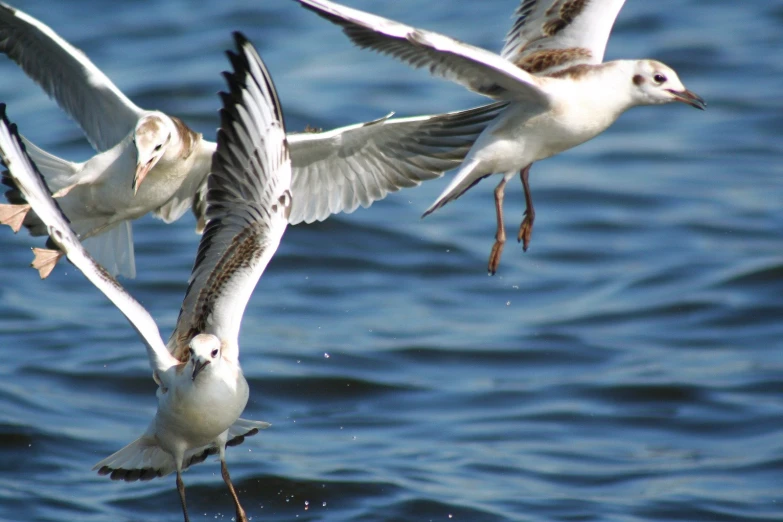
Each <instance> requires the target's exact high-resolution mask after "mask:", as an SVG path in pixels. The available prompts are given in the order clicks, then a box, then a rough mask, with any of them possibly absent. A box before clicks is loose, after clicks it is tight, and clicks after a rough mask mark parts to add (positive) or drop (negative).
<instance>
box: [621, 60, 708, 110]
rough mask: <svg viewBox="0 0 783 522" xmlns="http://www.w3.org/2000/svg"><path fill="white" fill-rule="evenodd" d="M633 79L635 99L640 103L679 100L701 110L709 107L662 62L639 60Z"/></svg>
mask: <svg viewBox="0 0 783 522" xmlns="http://www.w3.org/2000/svg"><path fill="white" fill-rule="evenodd" d="M632 81H633V85H634V99H635V100H636V102H637V104H639V105H659V104H662V103H671V102H675V101H678V102H683V103H687V104H688V105H690V106H691V107H696V108H697V109H701V110H704V109H705V108H706V107H707V104H706V103H705V102H704V100H703V99H701V97H700V96H698V95H697V94H696V93H694V92H691V91H689V90H688V89H686V88H685V86H684V85H683V84H682V82H681V81H680V78H679V77H678V76H677V73H676V72H674V69H672V68H671V67H669V66H668V65H665V64H663V63H661V62H658V61H655V60H639V61H637V62H636V66H635V67H634V71H633V76H632Z"/></svg>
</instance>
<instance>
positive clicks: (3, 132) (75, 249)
mask: <svg viewBox="0 0 783 522" xmlns="http://www.w3.org/2000/svg"><path fill="white" fill-rule="evenodd" d="M0 116H1V117H2V124H1V125H0V156H1V157H2V160H3V163H4V164H5V166H6V168H7V169H8V175H9V176H10V177H11V178H12V179H13V180H14V182H15V183H16V186H17V188H18V189H19V190H20V191H21V192H22V194H23V195H24V197H25V199H26V201H27V203H29V204H30V206H31V207H32V209H33V210H34V211H35V213H36V214H37V215H38V217H39V218H40V219H41V221H43V222H44V223H45V224H46V227H47V229H48V232H49V237H50V238H51V240H52V241H53V242H54V243H55V244H56V245H57V247H58V248H59V249H60V250H61V251H62V252H63V253H64V254H65V255H66V256H67V257H68V260H69V261H70V262H71V263H73V264H74V265H75V266H76V268H78V269H79V270H80V271H81V272H82V273H83V274H84V275H85V277H87V279H89V280H90V282H91V283H92V284H94V285H95V286H96V287H97V288H98V290H100V291H101V292H103V293H104V295H105V296H106V297H108V298H109V300H110V301H111V302H112V303H114V305H115V306H116V307H117V308H119V310H120V312H122V314H123V315H124V316H125V317H126V318H127V319H128V322H129V323H130V324H131V326H133V328H135V329H136V331H137V332H138V334H139V336H140V337H141V338H142V340H143V341H144V343H145V344H146V345H147V355H148V357H149V360H150V366H151V367H152V370H153V371H157V372H158V373H163V372H165V371H166V370H167V369H168V368H170V367H171V366H173V365H176V364H178V363H179V361H177V360H176V359H175V358H174V357H172V356H171V355H170V354H169V352H168V351H167V350H166V345H165V344H164V342H163V339H162V338H161V336H160V331H159V330H158V326H157V324H155V320H154V319H153V318H152V316H151V315H150V314H149V312H147V310H145V309H144V307H143V306H141V304H140V303H139V302H138V301H136V300H135V299H134V298H133V296H131V295H130V294H129V293H128V292H127V291H126V290H125V289H124V288H123V287H122V285H121V284H120V283H118V282H117V280H116V279H114V278H113V277H112V276H111V275H110V274H109V273H108V272H107V271H106V270H105V269H104V268H103V267H102V266H101V265H99V264H98V263H96V262H95V260H94V259H93V258H92V257H91V256H90V254H89V253H88V252H87V251H86V250H85V249H84V247H83V246H82V244H81V243H80V242H79V240H78V238H77V237H76V234H75V233H74V231H73V230H72V229H71V227H70V225H69V224H68V218H66V217H65V215H64V214H63V213H62V210H60V207H59V206H58V205H57V203H56V202H55V200H54V199H53V198H52V196H51V193H50V192H49V188H48V187H47V186H46V182H45V181H44V179H43V176H42V175H41V173H40V172H39V171H38V169H37V168H36V167H35V166H34V165H33V163H32V162H31V161H30V158H29V157H28V156H27V153H26V152H25V149H24V144H23V143H22V140H21V137H20V136H19V133H18V131H17V129H16V125H13V124H11V123H10V122H9V120H8V118H7V117H6V113H5V105H3V104H0Z"/></svg>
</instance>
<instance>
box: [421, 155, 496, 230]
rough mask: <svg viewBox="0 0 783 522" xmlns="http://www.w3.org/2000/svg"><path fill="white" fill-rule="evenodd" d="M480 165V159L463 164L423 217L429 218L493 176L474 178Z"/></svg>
mask: <svg viewBox="0 0 783 522" xmlns="http://www.w3.org/2000/svg"><path fill="white" fill-rule="evenodd" d="M479 163H480V161H479V160H478V159H472V160H470V161H466V162H465V163H463V164H462V166H461V167H460V169H459V170H458V171H457V173H456V174H455V175H454V179H452V180H451V183H449V186H448V187H446V190H444V191H443V192H442V193H441V194H440V196H438V199H436V200H435V202H434V203H433V204H432V205H430V208H428V209H427V210H426V211H425V212H424V214H422V216H421V217H426V216H429V215H430V214H432V213H433V212H435V211H436V210H438V209H439V208H440V207H442V206H443V205H445V204H446V203H448V202H450V201H454V200H455V199H457V198H458V197H460V196H461V195H462V194H464V193H465V192H467V191H468V189H470V188H471V187H472V186H473V185H475V184H476V183H478V182H479V181H481V180H482V179H484V178H486V177H487V176H489V175H490V174H492V173H491V172H488V173H486V174H484V175H482V176H479V177H477V178H476V177H474V176H473V175H472V174H473V173H474V171H475V170H476V168H477V167H478V166H479Z"/></svg>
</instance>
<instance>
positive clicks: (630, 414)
mask: <svg viewBox="0 0 783 522" xmlns="http://www.w3.org/2000/svg"><path fill="white" fill-rule="evenodd" d="M351 5H353V6H356V7H360V8H364V9H367V10H370V11H374V12H377V13H379V14H383V15H385V16H388V17H391V18H394V19H398V20H401V21H405V22H407V23H410V24H413V25H418V26H421V27H426V28H429V29H433V30H436V31H440V32H442V33H445V34H448V35H451V36H454V37H457V38H460V39H462V40H465V41H468V42H471V43H474V44H477V45H480V46H483V47H486V48H489V49H493V50H499V49H500V46H501V41H502V37H503V36H504V34H505V32H506V31H507V29H508V27H509V26H510V16H511V13H512V12H513V10H514V8H515V7H516V5H517V3H516V2H515V1H514V0H484V1H480V2H478V1H467V0H449V1H445V0H444V1H440V2H434V1H433V2H421V1H419V0H397V1H396V2H377V1H376V2H373V1H369V0H364V1H360V0H352V1H351ZM17 6H18V7H19V8H21V9H24V10H26V11H27V12H29V13H30V14H32V15H33V16H36V17H38V18H40V19H42V20H43V21H45V22H46V23H48V24H50V25H51V26H52V27H53V28H54V29H55V30H56V31H58V32H59V33H60V34H61V35H62V36H64V37H65V38H66V39H68V40H69V41H70V42H72V43H73V44H75V45H76V46H78V47H79V48H81V49H83V50H84V51H85V52H86V53H87V55H88V56H89V57H90V58H91V59H92V60H93V61H94V62H95V63H96V64H97V65H98V66H99V67H100V68H102V69H103V71H104V72H105V73H106V74H107V75H108V76H109V77H110V78H111V79H112V80H114V81H115V82H116V84H117V85H118V86H119V87H120V88H121V89H122V90H123V91H124V92H125V93H126V94H127V95H128V96H130V97H131V98H132V99H133V100H134V101H135V102H136V103H138V104H139V105H141V106H143V107H146V108H157V109H162V110H164V111H167V112H170V113H173V114H176V115H178V116H180V117H182V118H183V119H185V121H187V122H188V124H189V125H191V126H193V127H194V128H195V129H197V130H198V131H200V132H203V133H204V134H205V135H206V136H207V137H209V138H210V139H214V132H215V128H216V126H217V121H218V120H217V109H218V107H219V100H218V97H217V96H216V95H215V93H216V92H217V91H218V90H219V89H221V88H222V87H223V82H222V79H221V77H220V76H219V74H218V73H219V72H220V71H222V70H224V69H226V68H227V61H226V59H225V57H224V55H223V51H224V50H225V49H227V48H228V47H230V46H231V37H230V31H232V30H242V31H245V32H246V33H247V35H248V36H249V37H250V38H251V39H252V40H253V41H254V42H255V43H256V45H257V46H258V48H259V50H260V52H261V54H262V56H263V57H264V59H265V60H266V61H267V64H268V66H269V68H270V70H271V72H272V74H273V76H274V79H275V82H276V84H277V88H278V90H279V92H280V97H281V99H282V103H283V105H284V110H285V113H286V117H287V123H288V126H289V130H301V129H303V128H304V127H305V125H307V124H309V125H312V126H316V127H322V128H332V127H336V126H340V125H346V124H350V123H355V122H358V121H361V120H369V119H374V118H377V117H379V116H382V115H384V114H386V113H387V112H389V111H396V112H397V114H398V115H400V116H407V115H417V114H426V113H435V112H441V111H450V110H457V109H463V108H468V107H471V106H475V105H479V104H482V103H484V102H485V100H484V99H482V98H479V97H477V96H475V95H472V94H470V93H468V92H467V91H465V90H464V89H462V88H461V87H459V86H455V85H451V84H449V83H448V82H445V81H442V80H438V79H433V78H430V77H429V76H428V74H427V73H426V72H425V71H413V70H410V69H408V67H406V66H404V65H401V64H399V63H397V62H395V61H394V60H392V59H390V58H387V57H382V56H379V55H376V54H373V53H370V52H367V51H361V50H357V49H355V48H353V47H352V46H351V44H350V43H349V42H348V40H347V39H346V38H345V37H344V36H343V35H342V34H341V32H340V31H339V30H338V29H337V28H336V27H335V26H332V25H331V24H329V23H327V22H325V21H323V20H321V19H320V18H318V17H317V16H315V15H314V14H312V13H309V12H307V11H305V10H304V9H302V8H300V7H299V6H297V5H296V4H295V3H294V2H292V1H287V0H257V1H254V2H250V1H239V0H234V1H231V0H229V1H225V2H202V1H195V0H193V1H184V0H162V1H158V2H151V1H144V2H130V1H128V2H111V1H102V2H98V1H95V0H89V1H87V0H71V1H69V2H55V1H28V2H24V3H19V4H17ZM781 49H783V8H781V6H780V5H779V4H778V3H776V2H762V1H746V2H707V1H703V0H672V1H670V2H648V1H645V0H630V1H629V2H628V3H627V5H626V6H625V8H624V10H623V11H622V12H621V13H620V17H619V19H618V22H617V24H616V26H615V31H614V34H613V36H612V38H611V39H610V42H609V46H608V51H607V58H608V59H612V58H641V57H651V58H657V59H660V60H663V61H665V62H667V63H668V64H670V65H671V66H673V67H674V68H675V69H676V70H677V71H678V72H679V73H680V76H681V78H682V79H683V81H684V83H685V84H686V86H688V87H689V88H690V89H692V90H694V91H695V92H697V93H699V94H700V95H702V96H703V97H704V98H705V99H706V100H707V101H708V102H709V108H708V110H707V111H706V112H700V111H696V110H694V109H692V108H690V107H687V106H685V105H681V104H676V105H670V106H665V107H647V108H638V109H634V110H631V111H630V112H629V113H627V114H625V115H624V116H623V117H622V118H620V120H619V121H618V122H617V123H616V124H615V125H614V126H613V127H612V128H610V129H609V130H608V131H607V132H605V133H604V134H603V135H602V136H600V137H598V138H597V139H595V140H594V141H593V142H590V143H587V144H585V145H583V146H581V147H578V148H577V149H575V150H572V151H568V152H566V153H564V154H562V155H560V156H558V157H556V158H553V159H550V160H547V161H543V162H541V163H538V164H536V165H535V166H534V167H533V171H532V175H531V184H532V189H533V191H534V195H535V198H536V201H537V206H536V208H537V211H538V215H537V221H536V228H535V232H534V236H533V242H532V246H531V249H530V251H529V252H528V253H527V254H523V253H522V250H521V248H519V246H518V245H516V244H515V243H513V242H512V243H509V245H508V246H507V247H506V252H505V255H504V258H503V261H502V264H501V267H500V272H499V273H498V275H497V276H495V277H493V278H490V277H487V275H486V271H485V270H486V269H485V267H486V260H487V254H488V252H489V248H490V246H491V244H492V236H493V233H494V223H495V221H494V220H495V218H494V211H493V205H492V188H493V187H494V184H495V183H496V180H494V179H493V180H490V181H485V182H483V183H481V184H479V185H478V186H477V187H476V188H474V189H473V190H472V191H471V192H470V193H469V194H468V195H466V196H465V197H463V198H462V199H460V200H459V201H457V202H456V203H454V204H450V205H448V206H447V207H445V208H443V209H441V210H440V211H438V212H436V213H435V214H434V215H432V216H430V217H429V218H427V219H425V220H420V219H419V216H420V214H421V212H422V211H423V210H424V209H425V208H426V207H427V206H428V205H429V203H430V202H431V201H432V200H433V199H434V198H435V197H436V196H437V195H438V194H439V193H440V191H441V190H442V189H443V188H444V187H445V185H446V183H447V180H446V179H441V180H437V181H432V182H428V183H426V184H424V185H423V186H422V187H420V188H417V189H414V190H406V191H404V192H402V193H399V194H395V195H392V196H390V197H389V198H387V200H385V201H383V202H380V203H377V204H375V205H374V206H373V207H371V208H370V209H367V210H360V211H357V212H356V213H354V214H352V215H340V216H336V217H333V218H331V219H329V220H328V221H326V222H324V223H322V224H318V225H314V226H297V227H292V228H290V229H289V230H288V232H287V233H286V236H285V238H284V240H283V242H282V244H281V247H280V249H279V251H278V255H277V257H276V258H275V259H274V260H273V262H272V264H271V265H270V267H269V268H268V270H267V272H266V274H265V275H264V277H263V278H262V280H261V282H260V283H259V285H258V287H257V290H256V292H255V294H254V296H253V298H252V300H251V303H250V305H249V308H248V310H247V313H246V314H245V318H244V322H243V326H242V335H241V346H242V352H241V361H242V364H243V367H244V370H245V373H246V375H247V377H248V380H249V381H250V386H251V397H250V402H249V404H248V407H247V410H246V416H247V417H249V418H253V419H260V420H266V421H269V422H271V423H272V424H273V426H272V427H271V428H270V429H268V430H267V431H266V432H264V433H262V434H260V435H259V436H257V437H255V438H253V439H249V440H248V441H246V443H245V444H244V445H242V446H239V447H238V448H233V449H230V450H229V453H228V454H229V468H230V469H231V471H232V475H233V477H234V479H235V483H236V484H237V485H238V487H239V489H240V497H241V498H242V500H243V502H244V505H245V507H246V509H247V511H248V513H249V514H250V515H251V516H252V517H253V519H254V520H266V521H271V520H281V521H283V520H285V521H290V520H324V521H325V520H329V521H337V520H340V521H359V520H361V521H363V522H367V521H384V522H385V521H397V520H410V521H429V520H433V521H443V522H450V521H451V520H454V521H463V522H477V521H507V520H516V521H545V520H591V521H592V520H601V521H618V522H619V521H622V522H628V521H660V520H689V521H691V520H710V521H716V520H718V521H724V520H755V521H772V520H781V519H783V505H781V503H782V502H783V478H782V477H783V384H781V377H783V355H782V354H781V348H783V342H782V341H781V338H782V337H783V304H781V298H782V297H783V253H782V252H781V246H782V245H783V237H782V234H781V227H782V226H783V206H781V202H783V183H782V181H781V176H783V167H781V148H782V146H781V131H782V130H783V123H782V122H783V96H782V94H781V93H783V83H782V82H781V77H783V60H782V59H781ZM0 101H3V102H6V103H8V104H9V109H8V111H9V114H10V116H11V118H12V119H13V120H14V121H16V122H17V123H18V124H19V126H20V128H21V129H22V131H23V132H24V133H25V134H27V135H28V136H29V137H30V138H32V139H33V141H35V142H36V143H37V144H39V145H41V146H43V147H44V148H46V149H48V150H50V151H52V152H54V153H56V154H59V155H62V156H65V157H67V158H70V159H73V160H84V159H86V158H88V157H89V156H90V155H91V154H92V151H91V149H90V148H89V146H88V145H87V143H86V141H85V140H84V138H83V135H82V134H81V132H80V130H79V129H78V127H77V126H76V125H75V124H73V123H72V122H70V121H69V120H68V119H67V118H66V117H65V116H64V115H63V113H62V112H61V111H60V110H59V109H58V107H57V106H56V104H55V103H54V102H51V101H50V100H48V99H47V98H46V97H45V96H44V95H43V94H42V93H41V91H40V89H38V88H37V87H36V86H35V85H34V84H33V83H32V82H30V81H29V80H27V78H26V77H25V75H24V74H23V73H21V72H20V71H19V70H18V68H17V67H16V66H15V65H14V64H12V63H10V62H9V61H8V60H5V59H0ZM522 207H523V199H522V196H521V189H520V188H519V187H518V183H517V184H512V185H510V186H509V189H508V190H507V216H508V218H507V219H508V221H509V227H512V228H510V229H509V230H510V231H511V232H513V231H514V230H515V229H513V227H514V226H516V223H518V220H519V219H521V215H522ZM193 226H194V221H193V218H192V217H191V216H190V215H188V216H187V218H184V219H182V220H180V221H179V222H177V223H175V224H173V225H170V226H165V225H164V224H163V223H161V222H158V221H156V220H154V219H152V218H149V217H148V218H145V219H142V220H141V221H139V222H137V224H136V225H135V232H136V252H137V263H138V271H139V277H138V279H136V280H134V281H124V284H126V286H127V287H128V289H129V291H130V292H132V293H133V295H135V296H136V297H137V298H138V299H139V300H140V301H141V302H142V303H143V304H144V305H145V306H146V307H147V308H148V309H149V310H150V312H151V313H152V314H153V316H154V317H155V318H156V319H157V320H158V324H159V325H160V327H161V331H162V333H163V335H164V336H168V334H169V332H170V331H171V329H172V328H173V325H174V322H175V320H176V317H177V312H178V309H179V305H180V302H181V299H182V295H183V293H184V291H185V285H186V281H187V277H188V275H189V272H190V267H191V264H192V261H193V258H194V255H195V249H196V245H197V242H198V239H199V238H198V236H196V235H195V234H194V233H193ZM0 242H1V244H2V247H1V248H2V263H0V281H2V284H0V359H2V363H1V364H0V519H2V520H13V521H20V520H51V521H55V520H56V521H61V520H80V521H104V520H106V521H108V520H111V521H117V520H178V519H180V517H181V514H180V507H179V500H178V498H177V495H176V491H175V487H174V479H173V477H167V478H166V479H163V480H156V481H152V482H148V483H144V484H131V485H129V484H122V483H120V484H117V483H112V482H110V481H108V480H107V479H106V478H102V477H98V476H97V475H96V474H95V473H94V472H92V471H91V467H92V466H93V464H94V463H95V462H97V461H98V460H100V459H102V458H103V457H105V456H107V455H109V454H110V453H112V452H114V451H116V450H117V449H119V448H120V447H122V446H124V445H125V444H127V443H128V442H130V441H131V440H133V439H134V438H136V437H137V436H138V435H139V434H141V432H142V431H143V430H144V429H145V428H146V426H147V424H148V422H149V421H150V419H151V417H152V415H153V413H154V411H155V407H156V406H155V398H154V391H155V385H154V383H153V381H152V380H151V379H150V370H149V367H148V365H147V359H146V357H145V355H144V349H143V347H142V345H141V343H140V342H139V340H138V338H137V336H136V334H135V332H134V331H133V330H132V329H131V328H130V326H128V324H127V323H126V322H125V319H124V318H123V317H122V316H121V315H120V314H119V313H118V312H117V311H116V310H115V309H114V308H113V307H112V306H111V305H110V304H109V303H108V302H107V300H106V299H105V298H104V297H103V296H102V295H101V294H100V293H99V292H98V291H97V290H95V288H93V287H92V286H91V285H90V284H89V283H88V282H87V281H86V280H85V279H84V278H83V277H82V276H81V275H80V274H79V273H78V272H77V271H76V270H74V268H73V267H72V266H70V265H69V264H67V263H62V264H61V266H59V267H58V268H57V270H56V271H55V274H54V275H53V276H52V277H51V278H50V279H49V280H47V281H43V282H42V281H39V280H38V277H37V275H36V274H35V272H34V271H33V270H31V269H29V268H28V264H29V262H30V260H31V254H30V250H29V247H30V246H34V245H40V244H41V241H39V240H33V239H31V238H29V237H28V236H27V235H26V234H24V233H21V234H19V235H17V236H14V235H13V234H12V233H11V232H10V230H8V229H7V228H4V229H3V230H2V231H0ZM327 354H328V356H327ZM185 481H186V484H187V485H188V495H189V502H190V506H191V513H192V520H194V521H198V520H215V519H217V520H230V519H231V517H233V511H232V508H231V501H230V498H229V497H228V495H227V492H226V489H225V487H224V485H223V483H222V480H221V479H220V475H219V473H218V465H217V464H216V463H215V462H214V461H212V460H210V461H208V462H207V463H205V464H202V465H199V466H197V467H195V468H194V469H192V470H191V471H189V472H188V473H186V475H185Z"/></svg>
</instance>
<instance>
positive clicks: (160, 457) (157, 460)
mask: <svg viewBox="0 0 783 522" xmlns="http://www.w3.org/2000/svg"><path fill="white" fill-rule="evenodd" d="M92 469H93V471H94V470H98V474H99V475H109V476H110V478H111V479H112V480H124V481H127V482H133V481H136V480H150V479H153V478H155V477H164V476H166V475H168V474H169V473H172V472H174V471H176V470H177V466H176V465H175V463H174V458H173V457H172V456H171V455H170V454H169V453H167V452H166V451H164V450H163V449H162V448H161V447H160V446H158V444H157V443H156V442H155V439H153V438H152V437H148V436H146V435H145V436H141V437H139V438H138V439H136V440H134V441H133V442H131V443H130V444H128V445H127V446H125V447H124V448H122V449H121V450H120V451H118V452H116V453H114V454H112V455H110V456H108V457H106V458H105V459H103V460H102V461H100V462H99V463H97V464H96V465H95V466H94V467H93V468H92Z"/></svg>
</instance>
